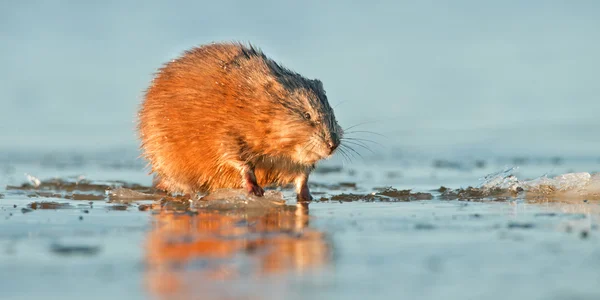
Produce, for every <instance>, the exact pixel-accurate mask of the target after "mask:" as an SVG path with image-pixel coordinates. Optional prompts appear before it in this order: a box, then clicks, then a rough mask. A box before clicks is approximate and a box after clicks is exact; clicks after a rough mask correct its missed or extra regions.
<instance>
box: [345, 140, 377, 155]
mask: <svg viewBox="0 0 600 300" xmlns="http://www.w3.org/2000/svg"><path fill="white" fill-rule="evenodd" d="M346 143H348V144H351V145H355V146H359V147H361V148H363V149H365V150H367V151H369V152H371V153H373V154H375V152H374V151H373V150H371V148H369V147H367V146H366V145H363V144H360V143H358V142H352V141H346Z"/></svg>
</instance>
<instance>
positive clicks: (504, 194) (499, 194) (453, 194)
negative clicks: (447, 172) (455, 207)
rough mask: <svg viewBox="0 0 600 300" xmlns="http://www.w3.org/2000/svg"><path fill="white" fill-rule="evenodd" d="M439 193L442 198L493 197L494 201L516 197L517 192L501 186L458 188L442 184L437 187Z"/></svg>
mask: <svg viewBox="0 0 600 300" xmlns="http://www.w3.org/2000/svg"><path fill="white" fill-rule="evenodd" d="M438 192H440V193H441V195H440V199H443V200H468V201H471V200H483V199H493V200H496V201H506V200H508V199H509V198H512V197H516V196H517V193H516V192H513V191H510V190H508V189H503V188H491V189H490V188H476V187H471V186H470V187H468V188H460V189H455V190H453V189H449V188H446V187H444V186H442V187H440V188H439V189H438Z"/></svg>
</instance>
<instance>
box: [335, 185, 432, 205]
mask: <svg viewBox="0 0 600 300" xmlns="http://www.w3.org/2000/svg"><path fill="white" fill-rule="evenodd" d="M431 199H433V195H432V194H430V193H411V190H397V189H395V188H391V187H389V188H385V189H383V190H381V191H379V192H377V193H371V194H339V195H335V196H332V197H331V198H329V200H331V201H343V202H354V201H365V202H408V201H417V200H431Z"/></svg>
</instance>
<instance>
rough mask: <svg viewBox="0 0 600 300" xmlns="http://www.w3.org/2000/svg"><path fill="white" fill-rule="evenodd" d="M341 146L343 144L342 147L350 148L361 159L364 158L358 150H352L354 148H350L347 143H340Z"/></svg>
mask: <svg viewBox="0 0 600 300" xmlns="http://www.w3.org/2000/svg"><path fill="white" fill-rule="evenodd" d="M342 146H344V147H346V149H348V150H350V151H352V152H354V153H356V154H357V155H358V156H360V158H361V159H363V160H364V159H365V158H364V157H363V156H362V154H360V153H359V152H358V151H356V150H354V148H352V147H350V146H348V145H342ZM352 152H351V153H352Z"/></svg>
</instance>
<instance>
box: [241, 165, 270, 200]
mask: <svg viewBox="0 0 600 300" xmlns="http://www.w3.org/2000/svg"><path fill="white" fill-rule="evenodd" d="M243 182H244V187H245V188H246V191H248V193H250V194H252V195H255V196H258V197H262V196H263V195H264V194H265V190H263V188H262V187H260V185H258V183H257V182H256V175H254V170H252V169H248V170H247V171H246V172H244V175H243Z"/></svg>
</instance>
